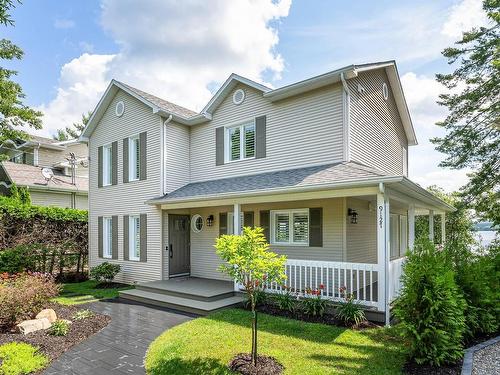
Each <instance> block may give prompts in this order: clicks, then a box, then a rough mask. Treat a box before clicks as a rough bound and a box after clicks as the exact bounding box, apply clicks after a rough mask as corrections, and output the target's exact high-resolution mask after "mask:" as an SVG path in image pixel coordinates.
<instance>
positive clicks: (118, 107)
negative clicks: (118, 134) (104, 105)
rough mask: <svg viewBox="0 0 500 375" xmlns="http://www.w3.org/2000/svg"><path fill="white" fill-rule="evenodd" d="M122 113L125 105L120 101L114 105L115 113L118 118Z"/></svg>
mask: <svg viewBox="0 0 500 375" xmlns="http://www.w3.org/2000/svg"><path fill="white" fill-rule="evenodd" d="M123 112H125V104H124V103H123V102H122V101H119V102H118V103H116V107H115V113H116V115H117V116H118V117H121V116H122V115H123Z"/></svg>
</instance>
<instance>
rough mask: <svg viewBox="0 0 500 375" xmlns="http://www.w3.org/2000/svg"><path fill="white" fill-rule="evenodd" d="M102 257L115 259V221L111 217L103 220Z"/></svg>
mask: <svg viewBox="0 0 500 375" xmlns="http://www.w3.org/2000/svg"><path fill="white" fill-rule="evenodd" d="M102 231H103V233H102V245H103V249H102V256H103V258H112V257H113V221H112V219H111V218H110V217H104V218H103V219H102Z"/></svg>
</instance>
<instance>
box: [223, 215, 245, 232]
mask: <svg viewBox="0 0 500 375" xmlns="http://www.w3.org/2000/svg"><path fill="white" fill-rule="evenodd" d="M243 220H244V219H243V212H240V233H243ZM227 234H234V214H233V213H232V212H228V213H227Z"/></svg>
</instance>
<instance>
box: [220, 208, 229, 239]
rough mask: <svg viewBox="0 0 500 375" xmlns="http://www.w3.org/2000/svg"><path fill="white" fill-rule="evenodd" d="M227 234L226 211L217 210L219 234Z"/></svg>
mask: <svg viewBox="0 0 500 375" xmlns="http://www.w3.org/2000/svg"><path fill="white" fill-rule="evenodd" d="M224 234H227V212H219V236H222V235H224Z"/></svg>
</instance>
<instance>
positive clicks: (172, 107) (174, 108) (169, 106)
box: [120, 82, 198, 118]
mask: <svg viewBox="0 0 500 375" xmlns="http://www.w3.org/2000/svg"><path fill="white" fill-rule="evenodd" d="M120 84H122V85H123V86H126V87H127V88H128V89H129V90H131V91H133V92H134V93H135V94H137V95H139V96H141V97H142V98H144V99H145V100H147V101H148V102H150V103H152V104H154V105H156V106H157V107H159V108H161V109H163V110H165V111H167V112H170V113H174V114H176V115H179V116H181V117H185V118H189V117H193V116H196V115H197V114H198V113H197V112H195V111H191V110H190V109H187V108H184V107H181V106H180V105H177V104H174V103H171V102H169V101H167V100H164V99H161V98H159V97H157V96H154V95H151V94H148V93H147V92H144V91H142V90H139V89H136V88H135V87H132V86H130V85H127V84H126V83H123V82H120Z"/></svg>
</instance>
